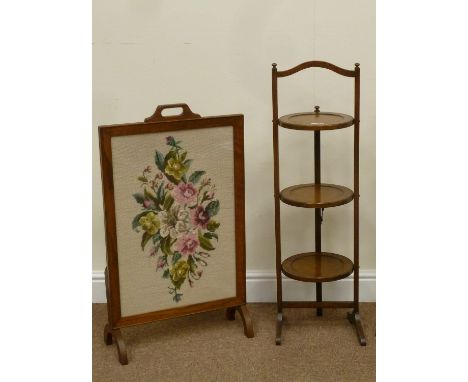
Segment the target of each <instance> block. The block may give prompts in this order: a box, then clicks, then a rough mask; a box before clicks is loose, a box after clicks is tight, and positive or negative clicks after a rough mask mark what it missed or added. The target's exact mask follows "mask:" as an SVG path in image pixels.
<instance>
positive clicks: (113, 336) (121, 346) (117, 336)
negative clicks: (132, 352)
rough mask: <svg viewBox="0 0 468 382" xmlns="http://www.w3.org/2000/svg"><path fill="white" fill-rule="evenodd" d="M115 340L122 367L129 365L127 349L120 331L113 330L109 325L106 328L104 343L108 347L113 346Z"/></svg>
mask: <svg viewBox="0 0 468 382" xmlns="http://www.w3.org/2000/svg"><path fill="white" fill-rule="evenodd" d="M114 340H115V345H116V346H117V353H118V355H119V362H120V363H121V364H122V365H128V358H127V348H126V347H125V342H124V340H123V337H122V333H121V332H120V329H111V327H110V326H109V324H106V326H105V327H104V342H105V343H106V345H112V344H113V342H114Z"/></svg>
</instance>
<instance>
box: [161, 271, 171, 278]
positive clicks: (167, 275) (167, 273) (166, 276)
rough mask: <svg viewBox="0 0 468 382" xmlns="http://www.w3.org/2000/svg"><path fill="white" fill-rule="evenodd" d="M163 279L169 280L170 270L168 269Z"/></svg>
mask: <svg viewBox="0 0 468 382" xmlns="http://www.w3.org/2000/svg"><path fill="white" fill-rule="evenodd" d="M162 277H163V279H168V278H169V269H166V270H165V271H164V272H163V274H162Z"/></svg>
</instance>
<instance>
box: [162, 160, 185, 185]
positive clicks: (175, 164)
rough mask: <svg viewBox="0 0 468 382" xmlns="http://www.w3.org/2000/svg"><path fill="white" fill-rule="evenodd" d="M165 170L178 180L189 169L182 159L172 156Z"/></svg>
mask: <svg viewBox="0 0 468 382" xmlns="http://www.w3.org/2000/svg"><path fill="white" fill-rule="evenodd" d="M164 171H165V172H166V174H168V175H171V176H173V177H174V178H176V179H177V180H180V179H181V178H182V176H184V174H185V172H186V171H187V167H186V166H185V165H184V164H183V163H182V162H181V161H180V160H178V159H175V158H170V159H169V160H168V161H167V165H166V168H165V169H164Z"/></svg>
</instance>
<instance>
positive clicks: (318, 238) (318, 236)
mask: <svg viewBox="0 0 468 382" xmlns="http://www.w3.org/2000/svg"><path fill="white" fill-rule="evenodd" d="M315 112H316V113H319V112H320V110H319V107H318V106H315ZM314 182H315V184H320V182H321V174H320V131H314ZM315 252H322V217H321V216H320V208H315ZM315 297H316V300H317V301H319V302H320V301H322V283H316V284H315ZM322 315H323V310H322V308H317V316H322Z"/></svg>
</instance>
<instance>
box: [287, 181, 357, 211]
mask: <svg viewBox="0 0 468 382" xmlns="http://www.w3.org/2000/svg"><path fill="white" fill-rule="evenodd" d="M353 197H354V194H353V191H351V190H350V189H349V188H347V187H344V186H338V185H336V184H327V183H320V184H315V183H307V184H299V185H296V186H291V187H288V188H285V189H284V190H282V191H281V192H280V195H279V198H280V199H281V201H283V202H284V203H286V204H289V205H291V206H296V207H305V208H327V207H336V206H340V205H342V204H346V203H349V202H350V201H351V200H353Z"/></svg>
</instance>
